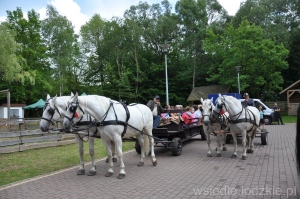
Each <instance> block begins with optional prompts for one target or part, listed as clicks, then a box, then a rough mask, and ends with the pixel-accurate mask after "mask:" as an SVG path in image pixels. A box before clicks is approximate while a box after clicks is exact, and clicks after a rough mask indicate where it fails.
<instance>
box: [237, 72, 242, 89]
mask: <svg viewBox="0 0 300 199" xmlns="http://www.w3.org/2000/svg"><path fill="white" fill-rule="evenodd" d="M238 87H239V94H241V92H240V72H238Z"/></svg>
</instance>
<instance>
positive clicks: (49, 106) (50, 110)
mask: <svg viewBox="0 0 300 199" xmlns="http://www.w3.org/2000/svg"><path fill="white" fill-rule="evenodd" d="M56 98H57V96H55V97H54V98H51V97H50V95H49V94H47V100H46V103H45V105H44V108H43V114H42V118H41V121H40V129H41V131H43V132H46V131H48V130H49V126H50V124H54V121H57V120H58V119H59V118H60V116H61V113H60V111H59V110H58V108H57V107H56V105H55V103H56Z"/></svg>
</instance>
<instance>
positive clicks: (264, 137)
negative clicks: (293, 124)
mask: <svg viewBox="0 0 300 199" xmlns="http://www.w3.org/2000/svg"><path fill="white" fill-rule="evenodd" d="M260 139H261V144H262V145H267V144H268V134H267V132H265V133H263V132H262V133H261V134H260Z"/></svg>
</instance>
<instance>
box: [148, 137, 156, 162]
mask: <svg viewBox="0 0 300 199" xmlns="http://www.w3.org/2000/svg"><path fill="white" fill-rule="evenodd" d="M149 139H150V148H151V161H152V164H153V166H156V165H157V160H156V158H155V154H154V139H153V138H152V137H151V138H149Z"/></svg>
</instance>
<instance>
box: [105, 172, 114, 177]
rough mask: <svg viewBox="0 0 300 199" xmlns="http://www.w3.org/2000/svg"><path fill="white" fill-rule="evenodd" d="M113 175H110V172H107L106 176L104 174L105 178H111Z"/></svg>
mask: <svg viewBox="0 0 300 199" xmlns="http://www.w3.org/2000/svg"><path fill="white" fill-rule="evenodd" d="M113 174H114V173H111V172H107V173H106V174H105V177H110V176H112V175H113Z"/></svg>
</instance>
